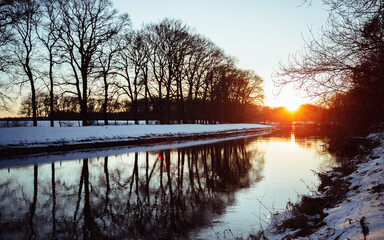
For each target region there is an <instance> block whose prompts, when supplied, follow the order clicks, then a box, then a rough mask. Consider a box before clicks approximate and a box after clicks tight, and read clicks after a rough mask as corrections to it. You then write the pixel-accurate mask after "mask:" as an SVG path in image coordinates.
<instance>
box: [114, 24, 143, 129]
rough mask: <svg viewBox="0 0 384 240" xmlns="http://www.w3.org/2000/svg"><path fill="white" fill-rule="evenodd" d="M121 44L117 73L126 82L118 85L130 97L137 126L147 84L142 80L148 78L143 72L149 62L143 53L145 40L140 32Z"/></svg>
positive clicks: (130, 34)
mask: <svg viewBox="0 0 384 240" xmlns="http://www.w3.org/2000/svg"><path fill="white" fill-rule="evenodd" d="M121 44H122V46H121V47H120V51H119V58H118V69H119V70H118V72H117V73H118V75H119V76H120V77H122V78H123V79H124V81H123V82H121V83H117V85H118V87H119V88H120V89H121V90H123V91H124V92H125V93H126V95H127V96H128V98H129V100H130V103H131V112H132V113H133V115H134V120H135V124H138V123H139V122H138V115H137V114H138V99H139V96H140V93H141V92H142V88H143V87H144V83H145V81H142V79H143V78H145V77H146V76H145V75H143V74H145V73H143V72H142V71H143V65H144V64H146V62H147V56H146V54H145V52H144V51H143V48H144V42H143V38H142V36H141V35H140V34H139V33H138V32H135V31H133V32H131V33H129V34H126V35H125V36H124V38H123V39H122V41H121Z"/></svg>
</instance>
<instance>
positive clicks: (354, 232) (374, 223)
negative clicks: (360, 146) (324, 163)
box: [259, 132, 384, 240]
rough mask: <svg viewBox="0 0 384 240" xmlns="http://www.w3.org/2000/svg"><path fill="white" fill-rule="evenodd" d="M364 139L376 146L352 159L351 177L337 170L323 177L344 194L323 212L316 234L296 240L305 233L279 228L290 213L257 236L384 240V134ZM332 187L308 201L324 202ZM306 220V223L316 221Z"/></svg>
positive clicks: (275, 220)
mask: <svg viewBox="0 0 384 240" xmlns="http://www.w3.org/2000/svg"><path fill="white" fill-rule="evenodd" d="M367 138H368V139H370V140H375V141H377V142H379V145H378V146H377V147H375V148H374V149H372V151H370V154H367V155H365V156H357V157H355V158H354V159H352V161H351V162H350V164H351V166H352V167H353V168H354V171H353V172H352V173H350V174H347V175H343V174H342V173H341V172H339V171H337V169H334V170H331V171H329V172H327V173H324V176H325V177H327V178H328V179H330V180H331V181H332V182H333V183H335V182H337V181H339V182H341V183H342V184H345V191H346V192H345V196H344V199H343V200H342V201H341V202H339V203H338V204H336V205H335V206H332V207H329V208H325V209H322V212H323V213H322V214H324V216H325V218H324V219H322V221H321V222H320V223H316V224H317V230H315V232H313V233H312V234H310V235H308V236H305V237H295V236H297V233H299V232H300V231H308V229H303V228H299V229H291V228H285V229H284V228H281V223H282V222H283V221H285V220H287V219H290V218H291V217H292V212H290V211H286V212H282V213H278V214H276V215H274V216H272V217H271V222H270V224H269V225H268V226H267V228H266V229H264V231H263V232H262V233H260V236H259V237H260V239H365V236H367V239H370V240H371V239H384V221H383V219H384V133H383V132H380V133H372V134H370V135H369V136H367ZM332 187H333V185H332V184H331V185H330V186H328V188H325V191H324V192H323V193H322V194H320V193H317V194H314V195H312V196H309V198H310V199H311V200H313V201H314V202H315V201H317V200H321V199H327V194H329V192H330V191H332ZM333 194H343V193H340V192H339V193H337V192H336V193H333ZM328 197H329V196H328ZM298 204H301V203H298ZM305 217H307V218H308V220H309V221H311V220H312V219H315V218H319V216H309V215H305ZM279 226H280V227H279ZM278 229H279V230H278ZM364 235H365V236H364Z"/></svg>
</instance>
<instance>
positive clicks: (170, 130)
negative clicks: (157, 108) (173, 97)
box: [0, 124, 270, 149]
mask: <svg viewBox="0 0 384 240" xmlns="http://www.w3.org/2000/svg"><path fill="white" fill-rule="evenodd" d="M267 128H270V126H267V125H260V124H217V125H202V124H176V125H125V126H121V125H120V126H113V125H109V126H88V127H55V128H50V127H12V128H0V149H2V148H3V149H4V148H9V147H23V148H26V147H41V146H55V145H62V144H78V143H93V142H107V141H129V140H137V139H150V138H158V137H161V138H166V137H167V136H180V137H184V136H191V135H196V134H210V133H212V134H216V133H220V132H222V133H226V132H236V131H244V130H257V129H267Z"/></svg>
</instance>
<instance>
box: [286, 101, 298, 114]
mask: <svg viewBox="0 0 384 240" xmlns="http://www.w3.org/2000/svg"><path fill="white" fill-rule="evenodd" d="M300 105H301V104H300V103H288V104H286V105H285V106H284V107H285V108H286V109H287V110H288V111H290V112H296V111H297V109H298V108H299V107H300Z"/></svg>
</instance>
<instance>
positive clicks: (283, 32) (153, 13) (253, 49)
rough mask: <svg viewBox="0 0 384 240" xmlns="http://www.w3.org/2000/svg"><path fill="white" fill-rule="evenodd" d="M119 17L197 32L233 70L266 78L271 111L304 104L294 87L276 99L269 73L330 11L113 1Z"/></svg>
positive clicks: (212, 1) (285, 0)
mask: <svg viewBox="0 0 384 240" xmlns="http://www.w3.org/2000/svg"><path fill="white" fill-rule="evenodd" d="M112 2H113V6H114V7H115V8H116V9H117V10H118V11H119V13H128V14H129V15H130V18H131V22H132V26H133V28H136V29H138V28H140V27H142V25H143V24H147V23H156V22H159V21H160V20H162V19H163V18H166V17H168V18H174V19H180V20H182V21H183V22H184V23H185V24H186V25H187V26H189V27H191V28H193V29H194V30H195V31H196V32H197V33H199V34H202V35H204V36H206V37H207V38H209V39H211V40H212V41H213V42H214V43H215V44H216V45H217V46H219V47H220V48H222V49H223V50H224V51H225V52H226V53H227V54H228V55H231V56H234V57H235V58H236V59H237V60H238V64H237V66H238V67H239V68H242V69H250V70H254V71H255V72H256V73H257V74H258V75H259V76H260V77H262V78H263V79H264V91H265V96H266V99H265V104H266V105H269V106H273V107H277V106H287V105H288V106H290V107H291V108H292V105H298V104H301V103H307V102H309V101H310V99H308V98H302V97H298V96H297V95H296V94H295V92H294V90H293V87H292V86H288V87H286V88H284V89H283V90H282V91H281V93H280V95H278V96H276V93H278V92H279V89H278V88H275V87H274V85H273V82H272V77H271V74H272V73H273V72H274V71H275V70H278V67H279V62H282V63H284V62H287V59H288V56H289V55H290V54H291V55H292V54H295V53H296V52H298V51H300V50H301V49H302V48H303V47H304V39H303V38H306V37H308V36H309V35H310V34H309V33H310V31H309V30H310V29H311V30H312V31H313V32H315V33H316V32H320V28H321V27H322V26H324V25H325V24H326V20H327V16H328V13H327V12H326V10H325V7H324V6H322V5H321V1H320V0H312V1H311V2H312V3H311V5H308V4H304V5H303V2H304V0H268V1H265V0H112Z"/></svg>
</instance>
